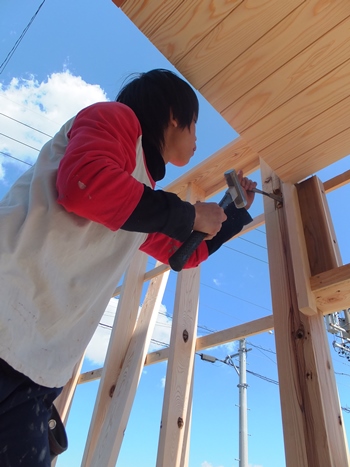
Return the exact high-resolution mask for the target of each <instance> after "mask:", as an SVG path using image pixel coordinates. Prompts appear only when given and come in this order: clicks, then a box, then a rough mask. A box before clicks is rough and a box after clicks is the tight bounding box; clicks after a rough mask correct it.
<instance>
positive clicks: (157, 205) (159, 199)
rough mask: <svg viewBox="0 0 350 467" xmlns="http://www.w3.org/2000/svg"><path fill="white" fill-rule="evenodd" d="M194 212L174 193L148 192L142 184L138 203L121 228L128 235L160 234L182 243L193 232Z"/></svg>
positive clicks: (150, 189) (149, 189)
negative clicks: (132, 233) (129, 232)
mask: <svg viewBox="0 0 350 467" xmlns="http://www.w3.org/2000/svg"><path fill="white" fill-rule="evenodd" d="M194 219H195V209H194V206H193V205H192V204H191V203H188V202H187V201H182V200H181V199H180V198H179V197H178V196H177V195H175V194H174V193H169V192H167V191H162V190H152V188H150V187H148V186H146V185H144V191H143V195H142V197H141V200H140V202H139V204H138V205H137V206H136V208H135V209H134V211H133V212H132V214H131V216H130V217H129V218H128V220H127V221H126V222H125V223H124V224H123V226H122V229H123V230H127V231H132V232H145V233H154V232H160V233H163V234H165V235H167V236H168V237H171V238H174V239H175V240H179V241H180V242H184V241H185V240H186V238H187V237H188V236H189V235H190V233H191V232H192V229H193V224H194Z"/></svg>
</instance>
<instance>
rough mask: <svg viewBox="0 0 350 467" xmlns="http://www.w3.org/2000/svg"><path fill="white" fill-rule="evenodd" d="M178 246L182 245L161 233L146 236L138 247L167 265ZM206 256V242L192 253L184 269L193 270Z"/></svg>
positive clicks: (207, 254)
mask: <svg viewBox="0 0 350 467" xmlns="http://www.w3.org/2000/svg"><path fill="white" fill-rule="evenodd" d="M180 245H182V243H181V242H179V241H178V240H175V239H173V238H170V237H168V236H166V235H164V234H162V233H152V234H149V235H148V236H147V239H146V241H145V242H144V243H143V244H142V245H141V246H140V250H141V251H144V252H145V253H147V254H148V255H150V256H153V258H155V259H157V260H158V261H161V262H162V263H164V264H169V258H170V256H171V255H172V254H173V253H175V251H176V250H177V249H178V248H179V246H180ZM208 256H209V253H208V247H207V244H206V242H202V243H201V244H200V245H199V247H198V248H197V249H196V250H195V251H194V253H192V255H191V256H190V258H189V260H188V261H187V263H186V264H185V266H184V269H189V268H195V267H196V266H198V265H199V264H200V263H202V262H203V261H205V260H206V259H207V258H208Z"/></svg>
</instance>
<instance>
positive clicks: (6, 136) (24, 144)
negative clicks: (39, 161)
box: [0, 133, 40, 152]
mask: <svg viewBox="0 0 350 467" xmlns="http://www.w3.org/2000/svg"><path fill="white" fill-rule="evenodd" d="M0 135H1V136H5V138H8V139H11V140H12V141H16V143H19V144H23V146H27V147H28V148H30V149H34V150H35V151H38V152H40V149H38V148H34V147H33V146H30V145H29V144H27V143H23V141H19V140H18V139H16V138H12V137H11V136H8V135H5V134H4V133H0Z"/></svg>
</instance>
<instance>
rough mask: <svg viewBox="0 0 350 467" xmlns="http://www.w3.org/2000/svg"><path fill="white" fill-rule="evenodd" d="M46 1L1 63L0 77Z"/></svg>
mask: <svg viewBox="0 0 350 467" xmlns="http://www.w3.org/2000/svg"><path fill="white" fill-rule="evenodd" d="M45 1H46V0H43V1H42V3H41V4H40V5H39V8H38V9H37V10H36V12H35V13H34V15H33V16H32V18H31V20H30V21H29V23H28V24H27V26H26V27H25V28H24V29H23V31H22V34H21V35H20V36H19V38H18V39H17V40H16V42H15V43H14V45H13V47H12V49H11V50H10V52H9V53H8V54H7V55H6V57H5V59H4V61H3V62H2V63H1V65H0V75H1V73H2V72H3V71H4V70H5V68H6V66H7V64H8V63H9V61H10V60H11V58H12V56H13V54H14V53H15V51H16V49H17V47H18V46H19V44H20V43H21V42H22V39H23V37H24V36H25V35H26V33H27V32H28V29H29V28H30V26H31V25H32V23H33V21H34V20H35V18H36V17H37V15H38V13H39V11H40V9H41V7H42V6H43V5H44V3H45Z"/></svg>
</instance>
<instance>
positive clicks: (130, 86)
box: [116, 69, 199, 151]
mask: <svg viewBox="0 0 350 467" xmlns="http://www.w3.org/2000/svg"><path fill="white" fill-rule="evenodd" d="M116 101H117V102H121V103H123V104H125V105H127V106H128V107H130V108H131V109H132V110H133V111H134V112H135V114H136V116H137V118H138V120H139V122H140V124H141V129H142V135H143V138H145V139H146V140H147V141H148V142H149V143H150V144H152V145H154V146H155V147H156V148H157V149H158V150H159V151H161V149H162V147H163V145H164V130H165V129H166V128H167V126H168V124H169V122H170V117H171V112H172V115H173V118H175V119H176V120H177V122H178V125H179V126H180V128H186V127H188V128H190V126H191V123H192V121H193V119H194V120H195V121H197V118H198V110H199V104H198V99H197V96H196V94H195V92H194V90H193V89H192V88H191V86H190V85H189V84H188V83H186V81H184V80H183V79H182V78H180V77H179V76H177V75H176V74H175V73H172V72H171V71H169V70H164V69H156V70H151V71H148V72H146V73H140V74H138V75H137V76H136V78H134V79H132V81H130V82H129V83H127V84H126V85H125V86H124V87H123V88H122V89H121V91H120V92H119V94H118V95H117V97H116Z"/></svg>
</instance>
